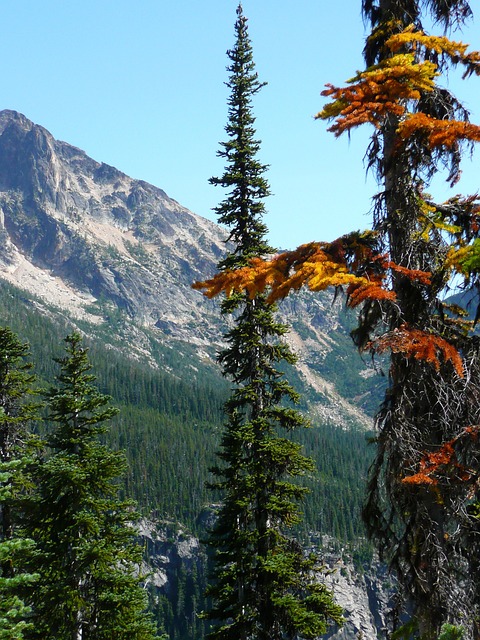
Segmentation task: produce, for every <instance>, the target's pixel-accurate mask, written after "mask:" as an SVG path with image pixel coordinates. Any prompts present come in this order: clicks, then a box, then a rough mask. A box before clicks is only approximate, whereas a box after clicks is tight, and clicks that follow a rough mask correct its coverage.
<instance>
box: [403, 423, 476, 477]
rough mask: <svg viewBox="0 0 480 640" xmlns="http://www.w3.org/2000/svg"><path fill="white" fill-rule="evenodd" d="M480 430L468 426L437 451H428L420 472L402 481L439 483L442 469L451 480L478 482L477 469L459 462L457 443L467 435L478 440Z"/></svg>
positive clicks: (421, 461)
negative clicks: (468, 467) (456, 449)
mask: <svg viewBox="0 0 480 640" xmlns="http://www.w3.org/2000/svg"><path fill="white" fill-rule="evenodd" d="M479 430H480V427H478V426H470V427H466V428H465V429H463V430H462V432H461V433H460V434H459V435H458V436H456V437H455V438H452V440H449V441H448V442H445V443H444V444H443V445H442V446H441V447H440V448H439V449H438V450H437V451H434V452H430V453H426V454H425V455H424V456H423V457H422V459H421V460H420V464H419V470H418V472H417V473H414V474H413V475H411V476H406V477H405V478H403V479H402V482H403V483H405V484H415V485H438V476H439V475H440V472H442V471H443V472H444V475H445V476H446V477H447V478H448V480H449V481H450V482H453V481H457V482H462V483H468V482H472V481H474V482H477V480H478V473H477V471H476V470H472V469H467V468H466V467H465V466H464V465H462V464H460V463H459V462H458V460H457V456H456V453H455V445H456V444H457V442H458V441H459V440H460V439H461V438H463V437H465V436H466V437H468V438H471V439H473V440H476V439H477V438H478V434H479ZM435 476H437V477H435Z"/></svg>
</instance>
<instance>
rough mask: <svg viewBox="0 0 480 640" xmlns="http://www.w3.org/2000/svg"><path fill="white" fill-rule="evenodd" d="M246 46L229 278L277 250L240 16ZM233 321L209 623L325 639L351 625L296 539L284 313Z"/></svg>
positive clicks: (230, 302)
mask: <svg viewBox="0 0 480 640" xmlns="http://www.w3.org/2000/svg"><path fill="white" fill-rule="evenodd" d="M235 35H236V42H235V47H234V48H233V49H232V50H231V51H229V52H228V57H229V59H230V61H231V64H230V66H229V67H228V70H229V72H230V77H229V81H228V83H227V85H228V87H229V88H230V91H231V94H230V98H229V102H228V105H229V120H228V124H227V126H226V132H227V134H228V141H227V142H225V143H223V144H222V147H223V149H221V150H220V151H219V156H220V157H222V158H224V159H225V161H226V168H225V172H224V174H223V175H222V177H220V178H212V179H211V182H212V184H214V185H220V186H222V187H223V188H225V189H228V190H230V191H229V193H228V195H227V197H226V199H225V200H224V201H223V202H222V203H221V204H220V205H219V206H218V207H217V209H216V211H217V213H218V214H219V222H220V223H221V224H224V225H227V226H228V228H229V230H230V238H229V239H230V240H231V241H233V243H234V248H233V250H232V252H231V253H230V254H229V255H228V256H227V257H226V258H225V260H223V261H222V262H221V263H220V265H219V269H220V270H221V271H224V270H227V269H232V268H239V267H242V266H245V265H246V264H248V261H249V260H250V259H252V258H255V257H258V256H261V255H263V254H267V253H271V252H272V251H273V250H272V249H271V247H270V246H269V245H268V243H267V242H266V240H265V234H266V232H267V228H266V226H265V224H264V223H263V221H262V216H263V213H264V204H263V199H264V198H265V197H266V196H267V195H268V194H269V187H268V184H267V182H266V180H265V178H264V175H263V174H264V172H265V169H266V167H265V165H263V164H261V163H260V162H259V161H258V160H257V159H256V156H257V153H258V151H259V142H258V141H257V140H255V130H254V117H253V115H252V111H251V101H252V98H253V96H254V95H255V94H256V93H257V92H258V91H259V90H260V89H261V88H262V86H263V84H262V83H260V82H259V80H258V77H257V74H256V73H255V66H254V62H253V57H252V48H251V43H250V40H249V36H248V31H247V21H246V19H245V17H244V15H243V11H242V7H241V5H239V6H238V8H237V20H236V23H235ZM230 293H231V292H230ZM222 312H223V314H225V315H230V314H233V317H234V320H233V326H232V328H231V329H230V330H229V331H228V333H227V334H226V341H227V345H228V346H227V348H226V349H225V350H223V351H222V352H221V354H220V355H219V361H220V363H221V364H222V365H223V371H224V375H225V376H227V377H228V378H230V379H231V380H232V381H233V383H234V384H235V388H234V390H233V391H232V395H231V397H230V399H229V400H228V401H227V404H226V415H227V424H226V427H225V431H224V434H223V438H222V442H221V448H220V451H219V453H218V457H219V460H220V461H221V464H219V465H218V466H217V467H215V468H214V469H213V473H214V476H215V477H216V481H215V482H214V487H215V489H217V490H220V492H221V494H222V496H223V504H222V507H221V508H220V510H219V513H218V519H217V522H216V525H215V527H214V529H213V530H212V532H211V535H210V539H209V544H210V545H211V546H212V547H213V548H214V550H215V559H214V567H215V568H214V572H213V581H212V583H211V586H210V588H209V590H208V594H209V596H210V597H211V598H212V599H213V605H212V607H211V609H210V610H209V611H208V613H207V614H206V617H207V618H209V619H210V620H214V621H215V622H216V623H217V626H216V627H215V628H214V630H213V631H212V632H211V633H210V635H209V637H210V638H212V639H214V640H217V639H218V640H220V639H222V640H223V639H225V640H226V639H230V638H231V639H235V640H247V639H258V640H267V639H269V640H280V639H286V638H296V637H299V636H301V637H303V638H316V637H318V636H319V635H321V634H323V633H324V632H325V630H326V628H327V622H328V621H335V622H340V619H341V614H340V610H339V607H338V606H336V605H335V604H334V602H333V599H332V595H331V593H330V592H329V591H328V590H327V589H326V588H325V586H324V585H323V584H321V583H319V582H318V581H317V580H316V579H315V577H314V575H313V572H314V569H315V559H314V558H313V557H309V558H306V557H304V554H303V552H302V549H301V547H300V546H299V545H298V543H297V542H295V540H294V539H293V538H292V537H289V536H288V535H287V533H286V531H287V530H288V528H290V527H292V526H293V525H295V524H296V523H298V521H299V512H298V506H297V503H298V501H299V500H301V498H302V497H303V495H304V489H303V488H302V487H301V486H300V485H299V484H298V483H296V482H294V480H295V478H297V477H298V476H302V475H304V474H306V473H309V472H311V471H312V467H313V465H312V462H311V460H310V459H308V458H306V457H304V456H303V455H302V454H301V452H300V446H299V445H298V444H296V443H294V442H292V441H291V440H290V439H289V438H288V437H285V436H287V434H288V433H290V432H293V431H295V430H296V429H299V428H302V427H305V426H306V425H305V421H304V419H303V418H302V417H301V416H300V414H299V413H298V412H297V411H296V410H295V409H294V408H292V407H291V406H288V405H289V404H291V403H295V402H296V401H297V397H296V394H295V393H294V391H293V390H292V388H291V387H290V385H289V384H288V382H287V381H286V380H285V379H284V378H283V374H282V373H280V372H279V370H278V366H279V364H280V363H282V362H286V363H293V362H294V356H293V355H292V353H291V351H290V349H289V348H288V346H287V345H286V344H284V343H283V342H281V337H282V336H283V335H284V334H285V332H286V327H285V326H284V325H282V324H280V323H278V322H277V321H276V320H275V318H274V312H275V307H274V306H272V305H271V304H269V303H267V302H266V299H265V296H263V295H260V296H258V297H257V298H255V299H251V298H250V297H249V296H248V295H246V294H244V293H235V292H234V293H231V295H229V296H227V298H226V299H225V300H224V301H223V303H222ZM281 434H283V436H282V435H281Z"/></svg>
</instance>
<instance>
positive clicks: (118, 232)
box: [0, 111, 383, 640]
mask: <svg viewBox="0 0 480 640" xmlns="http://www.w3.org/2000/svg"><path fill="white" fill-rule="evenodd" d="M0 239H1V242H0V324H1V325H8V326H10V327H11V329H12V330H13V331H14V332H16V333H17V334H18V336H19V337H20V339H21V340H23V341H28V342H29V343H30V345H31V351H32V360H33V362H34V363H35V370H36V373H37V375H38V376H39V386H47V385H48V384H49V383H50V382H51V381H52V379H53V375H54V370H55V366H54V363H53V361H52V358H53V357H58V356H59V355H60V354H61V350H62V340H63V338H64V337H65V335H66V334H67V333H68V332H70V331H71V330H72V328H75V329H78V330H80V331H81V332H82V334H83V335H84V336H85V342H86V344H87V346H88V347H89V349H90V356H91V361H92V363H93V367H94V372H95V375H96V376H97V378H98V384H99V388H100V390H101V392H102V393H107V394H109V395H111V396H112V398H113V401H114V403H115V404H116V405H117V407H118V408H119V409H120V412H119V414H118V416H117V417H116V418H114V420H113V423H112V429H111V431H110V433H109V436H108V438H109V443H110V444H111V445H112V446H113V447H114V448H120V449H124V450H125V451H126V453H127V457H128V462H129V471H128V474H127V477H126V478H125V482H124V486H122V493H124V494H125V495H127V496H129V497H133V498H134V499H135V500H136V501H137V502H138V504H139V507H140V509H141V511H142V512H143V513H144V514H145V515H146V516H148V517H152V516H153V517H154V518H155V519H156V520H158V521H159V522H164V521H167V522H169V523H170V524H169V525H168V526H167V529H168V527H173V529H172V531H174V530H175V531H177V527H178V526H179V524H178V523H181V526H182V527H186V529H187V531H190V532H193V533H194V534H196V535H201V534H202V532H203V530H204V527H205V523H206V522H208V521H209V519H210V517H211V513H212V508H214V507H215V499H216V497H215V495H212V493H211V492H210V491H208V490H207V489H206V486H205V483H206V481H208V480H209V479H210V475H209V467H210V466H211V464H212V462H213V460H214V451H215V450H216V448H217V445H218V439H219V435H220V433H221V430H222V425H223V421H224V417H223V403H224V401H225V399H226V397H227V395H228V389H229V385H228V384H227V382H226V381H224V380H223V379H222V378H221V376H220V372H219V369H218V367H217V364H216V362H215V352H216V350H217V349H218V347H219V346H220V336H221V334H222V332H223V329H224V327H223V325H222V321H221V319H220V315H219V312H218V305H217V303H216V302H211V301H209V300H207V299H205V298H204V297H203V296H202V295H201V294H200V293H198V292H196V291H192V289H191V283H192V282H193V281H194V280H196V279H201V278H204V277H205V276H208V275H211V274H212V273H213V272H214V269H215V265H216V263H217V261H218V259H219V257H220V256H221V255H222V254H223V252H224V247H225V244H224V243H225V232H224V231H223V230H222V229H221V228H219V227H218V226H217V225H215V224H213V223H211V222H209V221H207V220H205V219H203V218H201V217H199V216H197V215H195V214H193V213H191V212H189V211H187V210H186V209H185V208H183V207H181V205H179V204H178V203H177V202H175V201H174V200H172V199H170V198H169V197H168V196H167V195H166V194H165V193H164V192H163V191H161V190H160V189H158V188H156V187H153V186H151V185H148V184H146V183H144V182H142V181H138V180H133V179H131V178H129V177H128V176H126V175H124V174H122V173H121V172H120V171H118V170H116V169H114V168H113V167H109V166H107V165H104V164H100V163H97V162H95V161H94V160H91V159H90V158H88V157H87V156H86V155H85V154H84V153H83V152H82V151H80V150H79V149H76V148H74V147H71V146H70V145H68V144H66V143H64V142H58V141H56V140H54V138H53V137H52V136H51V135H50V134H49V133H48V132H47V131H46V130H45V129H43V128H42V127H39V126H37V125H34V124H33V123H32V122H30V121H29V120H27V119H26V118H25V117H24V116H22V115H20V114H18V113H15V112H12V111H3V112H1V113H0ZM281 316H282V318H283V319H284V320H286V321H287V322H288V323H289V324H290V326H291V327H292V329H291V332H290V334H289V341H290V342H291V344H292V346H293V347H294V349H295V350H296V351H297V353H298V355H299V363H298V366H297V368H296V369H292V370H290V371H289V372H288V376H289V379H290V381H291V382H292V383H293V384H294V386H295V387H296V388H297V389H298V390H299V391H301V393H302V400H301V408H302V410H304V411H305V412H306V413H307V414H308V415H309V416H310V417H311V420H312V428H311V429H309V430H307V431H306V432H305V433H304V434H303V435H302V443H303V444H304V445H305V452H306V453H307V454H308V455H310V456H312V457H313V458H314V460H315V462H316V464H317V472H316V473H315V474H312V475H311V476H310V477H309V478H308V480H307V485H308V486H309V488H310V489H311V492H310V494H309V495H308V497H307V500H306V503H305V518H304V520H303V522H302V524H301V526H300V528H299V530H298V535H299V536H301V537H302V538H303V539H304V540H309V539H311V538H312V536H313V537H315V536H316V535H317V534H318V532H321V533H322V534H324V535H329V536H331V537H332V538H333V539H335V540H337V541H338V542H337V543H335V544H339V545H344V544H347V545H349V548H350V550H351V552H352V553H354V554H356V557H357V559H361V558H362V557H363V556H362V554H363V553H364V552H365V549H364V545H363V543H362V542H361V537H362V535H363V528H362V525H361V522H360V518H359V513H360V508H361V502H362V499H363V495H364V481H365V476H366V471H367V467H368V463H369V457H370V449H369V448H368V444H367V439H366V435H367V434H366V431H368V429H369V428H370V426H371V414H372V413H373V411H374V408H375V407H376V405H377V402H378V397H379V394H377V393H375V392H372V389H374V388H375V386H376V385H377V386H379V387H380V386H382V385H383V379H382V377H381V376H379V375H378V374H377V373H376V372H375V371H374V369H373V368H372V367H371V365H370V363H369V362H364V361H363V360H362V359H361V358H360V357H359V356H358V354H357V353H356V351H355V349H354V347H353V345H352V343H351V340H350V337H349V330H350V325H351V319H350V318H349V317H348V316H347V315H345V313H344V312H343V308H342V302H341V300H337V302H336V303H335V304H334V303H333V298H332V296H330V295H324V296H323V295H322V296H313V295H311V294H308V293H305V294H303V293H302V294H301V295H299V296H297V297H296V298H295V299H292V300H290V301H288V302H286V303H284V304H283V305H282V307H281ZM375 376H377V377H375ZM175 535H177V534H175ZM167 538H168V539H169V540H171V541H174V540H175V539H176V538H175V536H174V535H172V536H170V535H167ZM172 544H173V542H172ZM175 544H176V543H175ZM169 548H170V549H172V547H169ZM171 553H174V555H175V554H177V552H176V551H175V552H174V551H172V550H171ZM177 555H178V554H177ZM175 557H176V556H175ZM177 560H178V559H177ZM199 562H200V565H199V564H198V563H197V561H195V562H193V563H192V562H190V564H188V563H187V564H185V565H184V564H183V561H182V560H181V558H180V560H178V562H176V563H175V562H172V564H171V565H170V569H169V574H168V580H167V582H166V583H165V584H162V585H160V586H159V587H158V593H157V594H156V595H154V596H152V597H153V600H152V607H153V608H154V609H155V611H156V612H157V617H158V620H160V621H161V622H159V625H160V626H159V629H160V630H164V629H166V625H167V622H166V621H167V620H168V625H169V626H168V633H169V635H170V638H171V639H172V640H180V639H182V640H183V639H185V640H186V639H187V638H188V639H189V638H193V637H195V638H197V637H198V638H200V637H203V635H202V634H203V633H204V628H203V626H202V625H196V626H195V625H193V623H192V624H189V625H186V624H185V621H184V619H183V617H182V615H181V613H180V608H181V607H180V604H179V602H181V601H182V598H183V597H186V594H190V595H192V594H196V595H195V598H196V600H195V601H196V602H197V606H198V594H199V593H200V591H201V589H202V585H203V583H204V573H203V572H204V566H203V565H202V564H201V561H200V560H199ZM193 567H194V568H193ZM192 571H194V574H193V575H192V573H191V572H192ZM179 594H180V595H179ZM182 594H183V595H182ZM189 597H190V596H189ZM192 597H193V595H192ZM162 625H163V626H162ZM192 625H193V626H192ZM193 627H195V629H194V628H193Z"/></svg>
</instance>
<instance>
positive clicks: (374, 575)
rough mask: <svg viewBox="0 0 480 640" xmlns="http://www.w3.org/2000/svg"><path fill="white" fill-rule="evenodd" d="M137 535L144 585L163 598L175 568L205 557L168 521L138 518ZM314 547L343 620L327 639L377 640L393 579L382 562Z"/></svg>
mask: <svg viewBox="0 0 480 640" xmlns="http://www.w3.org/2000/svg"><path fill="white" fill-rule="evenodd" d="M140 536H141V540H142V545H143V546H144V548H145V558H146V564H145V567H144V570H145V572H146V573H148V574H149V578H148V584H150V585H151V587H154V588H155V589H157V590H158V591H159V592H160V593H163V594H166V595H167V596H168V595H169V594H170V593H171V592H172V591H173V585H174V583H175V580H176V579H177V576H178V571H179V570H180V568H183V569H184V570H185V571H186V572H187V573H188V572H192V570H193V567H194V566H195V567H197V566H199V564H200V565H202V564H204V563H205V561H206V560H205V558H206V556H205V550H204V548H203V547H202V545H201V544H200V542H199V540H198V539H197V538H196V537H195V536H192V535H190V534H188V533H187V532H185V531H184V530H183V529H182V528H181V527H180V528H179V527H178V526H177V525H174V524H173V523H166V522H163V523H154V522H152V521H148V520H142V521H141V523H140ZM320 537H321V536H318V538H320ZM324 538H325V539H326V545H327V546H328V548H331V546H332V543H333V542H334V541H333V540H332V539H331V538H328V537H327V536H325V537H324ZM315 551H316V553H317V554H319V557H321V560H322V563H323V564H324V566H325V567H326V568H327V569H328V570H329V571H330V573H329V575H327V577H326V579H325V582H326V584H327V586H328V587H329V588H330V589H332V591H333V593H334V597H335V601H336V602H337V603H338V604H339V605H340V606H341V607H342V609H343V615H344V618H345V623H344V625H343V626H342V627H341V628H340V629H331V630H330V632H329V633H328V635H327V638H328V639H329V640H360V639H361V640H377V638H382V637H385V635H386V634H385V630H386V628H387V624H388V621H387V612H388V610H389V608H390V606H391V602H390V599H391V596H392V593H393V580H392V578H391V577H390V576H389V575H388V573H387V570H386V568H385V566H384V565H382V564H380V563H379V562H378V561H373V562H371V563H370V564H369V565H368V566H364V567H359V566H354V565H353V562H352V560H351V558H349V556H348V554H347V553H346V552H344V551H342V550H340V551H337V552H333V551H327V552H325V550H323V549H321V548H320V549H315ZM320 554H321V555H320ZM322 579H323V577H322Z"/></svg>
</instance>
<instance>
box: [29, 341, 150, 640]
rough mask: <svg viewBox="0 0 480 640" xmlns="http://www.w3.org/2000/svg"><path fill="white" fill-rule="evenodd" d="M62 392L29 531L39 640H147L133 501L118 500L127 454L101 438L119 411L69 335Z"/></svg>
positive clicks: (51, 402)
mask: <svg viewBox="0 0 480 640" xmlns="http://www.w3.org/2000/svg"><path fill="white" fill-rule="evenodd" d="M65 342H66V355H65V357H63V358H61V359H59V360H57V362H58V363H59V364H60V367H61V370H60V373H59V375H58V377H57V382H58V384H57V386H56V387H53V388H52V389H51V390H50V391H49V392H48V394H47V401H48V420H49V421H50V422H51V423H52V424H53V425H54V426H53V429H52V430H51V432H50V433H49V435H48V436H47V439H46V444H47V446H48V448H49V449H50V450H51V455H49V456H48V457H47V458H46V459H42V460H40V461H39V462H38V463H37V465H36V466H35V467H34V469H33V478H34V480H35V482H36V484H37V490H36V492H35V493H34V495H33V498H32V500H31V503H30V505H29V513H28V520H27V522H26V525H25V528H26V529H27V531H28V533H29V534H30V536H31V537H32V538H33V539H35V541H36V543H37V550H36V553H35V556H34V561H33V568H34V569H35V570H36V571H37V573H38V574H39V579H38V582H37V583H36V584H35V589H33V590H32V591H31V593H30V596H31V602H32V605H33V618H32V622H33V625H34V626H33V628H32V629H31V630H30V631H29V632H28V633H27V636H26V637H27V638H39V639H40V638H41V639H42V640H48V639H51V640H54V639H55V640H80V638H81V639H82V640H111V639H112V638H115V639H116V640H122V639H124V640H127V638H128V640H132V639H137V640H144V639H145V640H146V639H150V638H153V635H154V634H153V631H152V627H151V624H150V621H149V618H148V616H147V615H146V614H145V613H144V610H145V607H146V601H145V594H144V591H143V589H142V588H141V586H140V584H139V578H138V575H137V572H138V567H139V563H140V559H141V558H140V549H139V547H138V545H137V544H136V543H135V529H134V528H133V527H132V526H131V523H132V521H133V520H134V519H135V513H134V511H133V508H132V504H131V503H130V502H125V501H122V500H120V499H119V498H118V479H119V477H120V476H121V475H122V474H123V473H124V471H125V467H126V462H125V458H124V455H123V453H121V452H114V451H111V450H110V449H109V448H108V447H107V446H106V445H105V444H102V443H101V441H100V438H101V436H102V435H103V434H104V433H105V432H106V431H107V426H106V424H105V423H106V421H107V420H109V419H110V418H111V417H112V416H113V415H115V413H116V409H115V408H114V407H112V406H111V405H110V404H109V398H108V397H107V396H104V395H102V394H101V393H99V391H98V390H97V388H96V387H95V385H94V381H95V376H94V375H92V374H91V373H89V370H90V369H91V365H90V364H89V361H88V356H87V350H86V349H85V348H83V347H82V346H81V338H80V336H79V334H77V333H73V334H72V335H69V336H67V338H66V339H65Z"/></svg>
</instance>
